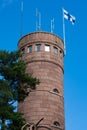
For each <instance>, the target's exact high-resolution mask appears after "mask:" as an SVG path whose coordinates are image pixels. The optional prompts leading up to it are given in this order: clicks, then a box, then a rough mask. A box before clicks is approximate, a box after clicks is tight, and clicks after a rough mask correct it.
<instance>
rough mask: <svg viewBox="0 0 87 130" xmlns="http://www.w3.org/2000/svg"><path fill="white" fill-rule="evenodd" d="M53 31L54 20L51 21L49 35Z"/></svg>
mask: <svg viewBox="0 0 87 130" xmlns="http://www.w3.org/2000/svg"><path fill="white" fill-rule="evenodd" d="M53 30H54V18H53V19H51V33H53Z"/></svg>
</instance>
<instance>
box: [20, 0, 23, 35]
mask: <svg viewBox="0 0 87 130" xmlns="http://www.w3.org/2000/svg"><path fill="white" fill-rule="evenodd" d="M22 33H23V0H21V16H20V37H22Z"/></svg>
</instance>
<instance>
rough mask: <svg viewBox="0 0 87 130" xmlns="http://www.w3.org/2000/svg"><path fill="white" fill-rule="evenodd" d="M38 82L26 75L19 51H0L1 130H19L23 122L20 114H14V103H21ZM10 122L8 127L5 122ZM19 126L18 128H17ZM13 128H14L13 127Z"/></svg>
mask: <svg viewBox="0 0 87 130" xmlns="http://www.w3.org/2000/svg"><path fill="white" fill-rule="evenodd" d="M38 83H39V80H38V79H36V78H34V77H32V75H31V74H27V73H26V66H25V63H24V61H23V60H22V58H21V53H20V52H19V51H14V52H8V51H3V50H0V119H1V122H2V130H5V129H6V128H9V130H20V128H19V127H20V125H22V124H24V122H25V120H24V118H23V117H22V115H21V113H18V112H14V109H15V108H14V107H13V104H14V102H16V101H18V102H21V101H23V100H24V99H25V98H26V96H28V94H29V89H35V88H36V84H38ZM7 119H9V120H10V122H12V123H11V124H10V125H9V126H8V127H7V126H5V120H7ZM18 125H19V126H18ZM14 126H15V127H14Z"/></svg>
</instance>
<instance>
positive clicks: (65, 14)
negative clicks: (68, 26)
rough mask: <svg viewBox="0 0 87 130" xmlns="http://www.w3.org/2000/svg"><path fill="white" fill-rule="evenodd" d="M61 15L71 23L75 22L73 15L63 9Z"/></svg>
mask: <svg viewBox="0 0 87 130" xmlns="http://www.w3.org/2000/svg"><path fill="white" fill-rule="evenodd" d="M63 17H64V18H65V19H67V20H69V21H70V22H71V23H72V24H74V23H75V17H74V16H73V15H71V14H69V13H68V11H66V10H65V9H63Z"/></svg>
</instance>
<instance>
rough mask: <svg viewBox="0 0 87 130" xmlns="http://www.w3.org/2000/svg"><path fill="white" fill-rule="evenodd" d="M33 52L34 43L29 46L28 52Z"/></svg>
mask: <svg viewBox="0 0 87 130" xmlns="http://www.w3.org/2000/svg"><path fill="white" fill-rule="evenodd" d="M31 52H32V45H30V46H28V53H31Z"/></svg>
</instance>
